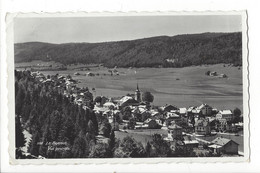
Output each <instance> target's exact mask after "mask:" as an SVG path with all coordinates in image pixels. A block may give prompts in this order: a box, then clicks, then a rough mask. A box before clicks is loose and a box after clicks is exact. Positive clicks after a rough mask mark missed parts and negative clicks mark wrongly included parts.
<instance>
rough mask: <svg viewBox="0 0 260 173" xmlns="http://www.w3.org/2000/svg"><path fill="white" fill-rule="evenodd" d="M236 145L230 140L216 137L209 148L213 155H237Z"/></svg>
mask: <svg viewBox="0 0 260 173" xmlns="http://www.w3.org/2000/svg"><path fill="white" fill-rule="evenodd" d="M238 145H239V144H238V143H236V142H235V141H233V140H231V139H227V138H223V137H217V138H216V139H214V140H213V141H212V142H211V145H209V148H210V149H212V150H213V152H214V153H217V154H220V153H224V154H238Z"/></svg>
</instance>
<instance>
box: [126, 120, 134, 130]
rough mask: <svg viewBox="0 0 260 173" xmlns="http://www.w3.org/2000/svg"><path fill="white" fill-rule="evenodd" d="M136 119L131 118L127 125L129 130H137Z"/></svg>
mask: <svg viewBox="0 0 260 173" xmlns="http://www.w3.org/2000/svg"><path fill="white" fill-rule="evenodd" d="M135 123H136V122H135V119H134V118H131V119H130V120H129V122H128V124H127V127H128V129H134V128H135Z"/></svg>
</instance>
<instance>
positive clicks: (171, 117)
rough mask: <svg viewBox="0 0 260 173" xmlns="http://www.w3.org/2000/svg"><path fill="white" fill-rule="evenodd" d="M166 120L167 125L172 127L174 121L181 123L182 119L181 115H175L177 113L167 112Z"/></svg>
mask: <svg viewBox="0 0 260 173" xmlns="http://www.w3.org/2000/svg"><path fill="white" fill-rule="evenodd" d="M165 120H166V125H167V126H168V125H170V124H171V123H172V122H173V121H174V122H175V123H178V122H180V121H181V117H180V115H178V114H175V113H173V112H167V113H166V118H165Z"/></svg>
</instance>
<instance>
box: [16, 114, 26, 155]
mask: <svg viewBox="0 0 260 173" xmlns="http://www.w3.org/2000/svg"><path fill="white" fill-rule="evenodd" d="M24 145H25V138H24V135H23V132H22V127H21V122H20V117H19V116H17V115H16V116H15V147H16V149H15V152H16V155H15V156H16V158H17V159H18V158H21V157H22V151H21V147H23V146H24Z"/></svg>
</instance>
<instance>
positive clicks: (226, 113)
mask: <svg viewBox="0 0 260 173" xmlns="http://www.w3.org/2000/svg"><path fill="white" fill-rule="evenodd" d="M216 119H217V120H219V119H226V120H227V121H232V120H233V113H232V111H231V110H222V111H219V112H218V113H217V115H216Z"/></svg>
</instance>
